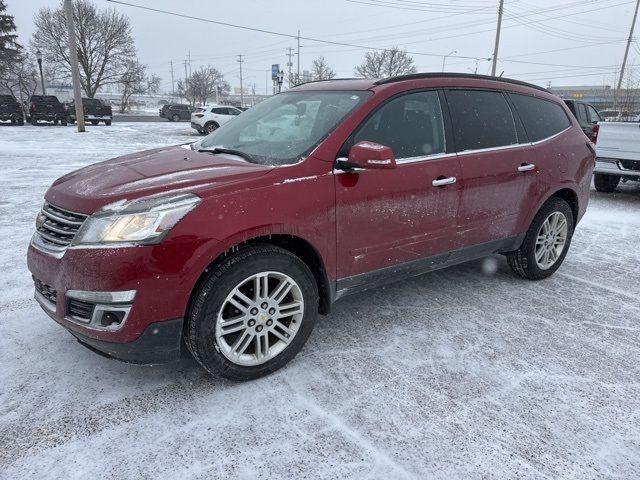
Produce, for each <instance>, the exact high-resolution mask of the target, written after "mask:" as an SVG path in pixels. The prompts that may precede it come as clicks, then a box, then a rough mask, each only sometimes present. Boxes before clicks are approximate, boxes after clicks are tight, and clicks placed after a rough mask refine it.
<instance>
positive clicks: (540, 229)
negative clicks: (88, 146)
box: [27, 73, 594, 380]
mask: <svg viewBox="0 0 640 480" xmlns="http://www.w3.org/2000/svg"><path fill="white" fill-rule="evenodd" d="M292 115H294V116H296V115H297V116H299V117H300V121H299V122H296V121H295V118H294V119H293V121H291V120H292V118H291V117H292ZM228 116H231V115H228ZM302 117H306V118H302ZM201 118H204V116H203V117H201ZM283 126H285V127H283ZM286 126H288V127H286ZM281 128H289V135H284V134H281V135H278V136H277V137H273V136H272V135H271V132H272V131H273V130H275V129H281ZM593 165H594V150H593V145H592V143H591V142H590V141H589V139H587V138H586V137H585V136H584V133H583V132H582V130H581V128H580V125H579V124H578V122H577V120H576V119H575V118H574V117H573V116H572V115H571V112H570V111H569V109H568V108H567V106H566V105H565V104H564V103H563V102H562V100H560V99H559V98H557V97H555V96H553V95H551V94H550V93H548V92H547V91H546V90H545V89H542V88H540V87H536V86H534V85H530V84H526V83H523V82H519V81H516V80H508V79H505V78H497V77H485V76H479V75H467V74H445V73H442V74H440V73H438V74H415V75H406V76H400V77H395V78H389V79H385V80H370V79H352V80H331V81H323V82H317V83H315V82H312V83H305V84H303V85H300V86H297V87H294V88H292V89H290V90H288V91H287V92H284V93H282V94H279V95H274V96H272V97H270V98H269V99H267V100H265V101H263V102H261V103H259V104H258V105H256V106H254V107H252V108H251V109H250V110H248V111H247V112H245V113H243V114H242V115H240V116H238V117H237V118H235V119H234V120H233V121H230V122H229V123H227V124H226V125H225V126H224V127H223V128H220V129H218V130H216V131H214V132H213V133H211V134H210V135H208V136H207V137H205V138H203V139H202V140H200V141H198V142H195V143H194V144H192V145H191V146H189V145H178V146H175V147H163V148H159V149H155V150H150V151H146V152H140V153H138V154H129V155H127V156H124V157H120V158H116V159H112V160H108V161H106V162H101V163H97V164H95V165H91V166H87V167H84V168H82V169H80V170H77V171H75V172H73V173H71V174H68V175H65V176H63V177H61V178H59V179H58V180H56V181H55V182H54V183H53V184H52V185H51V187H50V188H49V190H48V191H47V192H46V194H45V198H44V205H43V207H42V210H41V212H40V213H39V215H38V216H37V218H36V231H35V232H34V235H33V237H32V239H31V243H30V246H29V250H28V255H27V263H28V267H29V270H30V271H31V273H32V275H33V278H34V283H35V297H36V299H37V301H38V302H39V303H40V305H41V306H42V308H43V309H44V311H45V312H47V313H48V314H49V315H50V316H51V317H52V318H53V319H54V320H55V321H56V322H58V323H60V324H61V325H62V326H64V327H65V328H66V329H68V330H69V332H70V333H72V334H73V335H74V336H75V337H76V338H77V339H78V340H79V341H80V342H81V343H82V344H84V345H87V346H89V347H90V348H92V349H93V350H97V351H100V352H103V353H104V354H106V355H108V356H110V357H114V358H119V359H123V360H126V361H130V362H138V363H159V362H166V361H171V360H176V359H178V358H179V357H180V353H181V344H182V342H183V341H184V343H185V344H186V347H187V348H188V349H189V351H190V352H191V353H192V354H193V356H194V357H195V359H196V360H197V361H198V362H200V364H201V365H202V366H203V367H204V368H205V369H206V370H208V371H209V372H211V373H213V374H216V375H221V376H224V377H228V378H232V379H236V380H247V379H251V378H256V377H259V376H262V375H266V374H269V373H271V372H273V371H275V370H277V369H278V368H280V367H282V366H284V365H285V364H286V363H287V362H288V361H289V360H291V359H292V358H293V357H294V356H295V355H296V354H297V353H298V352H299V351H300V349H301V348H302V347H303V345H304V344H305V342H306V340H307V338H308V337H309V335H310V334H311V331H312V329H313V327H314V324H315V322H316V318H317V315H318V313H321V314H326V313H327V312H328V311H329V310H330V306H331V304H332V303H333V302H334V301H336V300H337V299H339V298H340V297H343V296H345V295H347V294H352V293H355V292H360V291H363V290H366V289H376V288H380V287H381V286H382V285H384V284H386V283H389V282H393V281H397V280H400V279H403V278H407V277H411V276H415V275H419V274H422V273H426V272H429V271H432V270H436V269H439V268H444V267H448V266H450V265H455V264H459V263H462V262H466V261H468V260H472V259H477V258H482V257H484V256H487V255H490V254H496V253H500V254H504V255H506V257H507V259H508V263H509V266H510V267H511V268H512V269H513V271H514V272H516V273H517V274H518V275H520V276H522V277H525V278H527V279H531V280H539V279H543V278H546V277H549V276H550V275H552V274H553V273H554V272H555V271H556V270H557V269H558V268H559V267H560V265H561V264H562V262H563V260H564V258H565V255H566V254H567V251H568V249H569V245H570V243H571V238H572V235H573V231H574V228H575V226H576V225H577V224H578V222H579V221H580V219H581V218H582V216H583V215H584V213H585V211H586V208H587V203H588V200H589V191H590V183H591V176H592V172H593ZM89 187H90V188H89ZM460 288H461V289H463V288H464V286H462V285H461V286H460ZM421 294H424V295H428V292H423V293H421ZM461 295H464V292H461ZM508 296H509V293H508V292H505V297H508ZM53 360H54V359H52V361H53Z"/></svg>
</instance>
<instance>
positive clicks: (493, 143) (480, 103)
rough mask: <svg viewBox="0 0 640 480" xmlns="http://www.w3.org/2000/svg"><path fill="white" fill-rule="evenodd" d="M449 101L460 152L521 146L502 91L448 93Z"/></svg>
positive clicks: (452, 91) (453, 91)
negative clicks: (514, 145) (517, 144)
mask: <svg viewBox="0 0 640 480" xmlns="http://www.w3.org/2000/svg"><path fill="white" fill-rule="evenodd" d="M447 101H448V103H449V110H450V112H451V116H452V123H453V132H454V135H455V140H456V149H457V150H458V151H459V152H462V151H464V150H478V149H482V148H495V147H503V146H506V145H513V144H515V143H518V136H517V134H516V125H515V122H514V119H513V113H512V112H511V108H510V107H509V104H508V103H507V100H506V99H505V98H504V95H503V94H502V93H501V92H492V91H486V90H448V91H447Z"/></svg>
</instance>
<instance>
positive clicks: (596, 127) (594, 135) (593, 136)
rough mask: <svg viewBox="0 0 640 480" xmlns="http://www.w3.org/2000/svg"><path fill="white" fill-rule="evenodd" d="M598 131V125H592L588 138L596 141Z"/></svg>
mask: <svg viewBox="0 0 640 480" xmlns="http://www.w3.org/2000/svg"><path fill="white" fill-rule="evenodd" d="M599 131H600V125H597V124H596V125H594V126H593V131H592V132H591V137H589V140H591V141H592V142H593V143H594V144H595V143H596V142H597V141H598V132H599Z"/></svg>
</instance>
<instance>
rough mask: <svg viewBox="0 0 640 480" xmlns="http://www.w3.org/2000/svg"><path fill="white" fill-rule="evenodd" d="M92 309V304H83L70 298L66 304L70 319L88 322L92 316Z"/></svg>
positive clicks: (93, 305)
mask: <svg viewBox="0 0 640 480" xmlns="http://www.w3.org/2000/svg"><path fill="white" fill-rule="evenodd" d="M94 307H95V304H94V303H90V302H83V301H81V300H76V299H75V298H70V299H69V301H68V303H67V313H68V314H69V315H71V316H72V317H75V318H77V319H79V320H82V321H86V322H88V321H90V320H91V317H92V316H93V309H94Z"/></svg>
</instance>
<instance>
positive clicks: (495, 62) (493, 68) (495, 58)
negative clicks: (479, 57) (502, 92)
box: [491, 0, 640, 77]
mask: <svg viewBox="0 0 640 480" xmlns="http://www.w3.org/2000/svg"><path fill="white" fill-rule="evenodd" d="M638 1H640V0H638ZM503 11H504V0H500V6H499V7H498V28H496V44H495V46H494V47H493V64H492V65H491V76H492V77H495V76H496V67H497V65H498V47H499V46H500V28H501V27H502V12H503Z"/></svg>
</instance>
